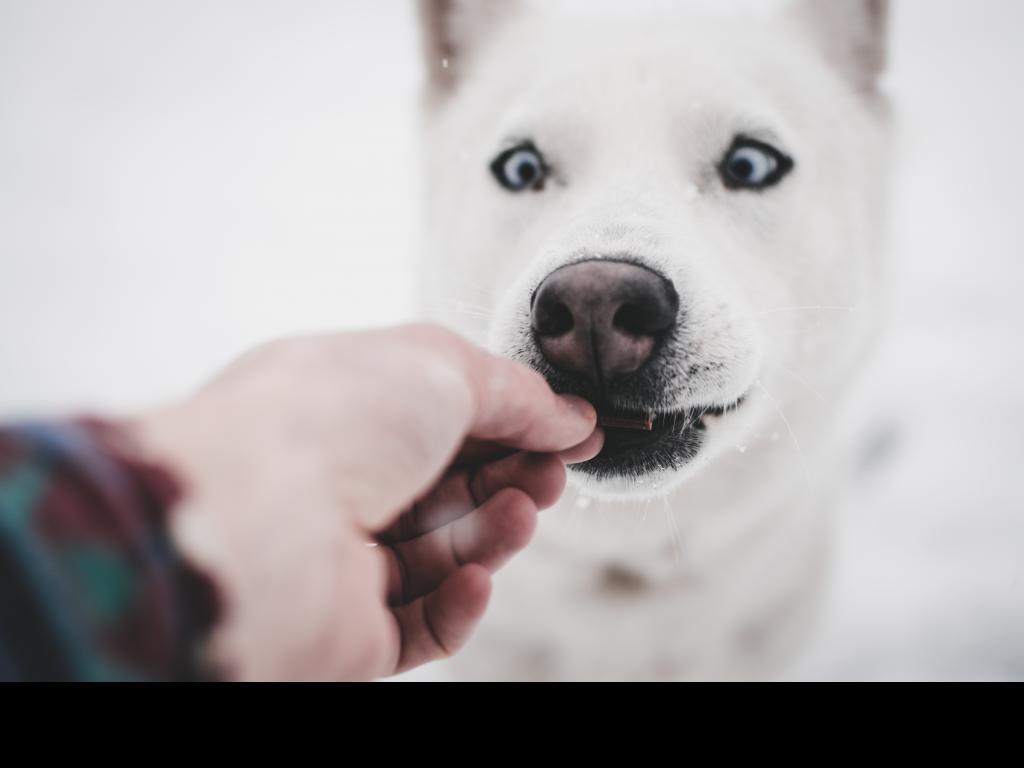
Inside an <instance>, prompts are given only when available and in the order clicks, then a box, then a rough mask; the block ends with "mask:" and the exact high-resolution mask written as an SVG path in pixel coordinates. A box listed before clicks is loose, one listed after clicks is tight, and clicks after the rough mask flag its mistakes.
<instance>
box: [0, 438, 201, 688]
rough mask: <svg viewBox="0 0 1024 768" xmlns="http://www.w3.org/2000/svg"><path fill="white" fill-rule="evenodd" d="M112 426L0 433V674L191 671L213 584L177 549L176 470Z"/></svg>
mask: <svg viewBox="0 0 1024 768" xmlns="http://www.w3.org/2000/svg"><path fill="white" fill-rule="evenodd" d="M138 456H139V454H138V452H136V451H133V450H132V448H131V445H130V444H129V442H128V440H127V438H126V437H125V436H124V434H123V433H122V432H121V431H120V430H119V428H118V427H117V426H115V425H114V424H113V423H112V422H104V421H100V420H95V419H83V420H76V421H71V422H59V423H58V422H39V423H20V424H14V425H10V426H7V427H5V428H2V429H0V680H146V679H177V680H181V679H198V678H202V677H203V676H204V675H203V673H202V671H201V669H200V666H199V664H198V662H197V653H196V651H197V648H198V645H199V643H200V641H201V640H202V639H203V638H204V636H205V634H206V633H207V632H208V631H209V629H210V628H211V627H212V625H213V622H214V620H215V617H216V613H217V605H216V595H215V593H214V589H213V587H212V585H211V584H210V583H209V582H208V581H206V580H205V578H203V577H202V576H201V575H200V574H199V573H198V572H196V571H194V570H193V569H192V568H190V567H189V566H188V565H187V564H186V563H185V562H184V561H183V560H182V558H181V557H179V556H178V554H177V553H176V552H175V550H174V548H173V546H172V543H171V539H170V537H169V536H168V532H167V526H166V522H167V515H168V514H169V511H170V508H171V505H172V504H173V503H174V501H175V500H176V499H177V498H178V496H179V493H180V490H179V488H178V485H177V483H176V482H175V480H174V478H173V477H171V475H170V474H169V473H168V472H166V471H165V470H163V469H161V468H160V467H158V466H155V465H153V464H149V463H146V462H144V461H142V460H141V459H139V458H138Z"/></svg>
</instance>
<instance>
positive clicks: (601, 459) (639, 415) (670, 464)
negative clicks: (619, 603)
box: [573, 397, 743, 479]
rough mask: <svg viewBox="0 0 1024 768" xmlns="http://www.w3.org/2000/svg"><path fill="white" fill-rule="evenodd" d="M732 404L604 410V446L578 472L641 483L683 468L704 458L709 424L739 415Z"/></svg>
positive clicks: (600, 413)
mask: <svg viewBox="0 0 1024 768" xmlns="http://www.w3.org/2000/svg"><path fill="white" fill-rule="evenodd" d="M742 402H743V398H742V397H741V398H740V399H739V400H737V401H736V402H735V403H732V404H729V405H705V406H692V407H687V408H680V409H678V410H673V411H647V412H644V411H639V412H638V411H617V410H614V409H611V408H602V407H600V406H599V407H598V409H597V410H598V425H600V426H601V427H603V428H604V433H605V437H604V447H603V448H602V449H601V453H599V454H598V455H597V456H595V457H594V458H593V459H591V460H590V461H586V462H583V463H582V464H576V465H574V466H573V468H574V469H576V470H578V471H580V472H583V473H584V474H587V475H590V476H592V477H595V478H597V479H602V478H622V477H625V478H634V479H639V478H641V477H643V476H644V475H647V474H649V473H652V472H658V471H665V470H673V469H680V468H681V467H683V466H685V465H686V464H688V463H690V462H691V461H693V459H695V458H696V457H697V455H698V454H699V453H700V449H701V446H702V444H703V442H704V438H705V433H706V431H707V428H708V424H709V423H710V422H711V421H712V420H713V419H714V418H715V417H720V416H723V415H725V413H726V412H728V411H732V410H735V409H736V408H738V407H739V405H740V404H741V403H742Z"/></svg>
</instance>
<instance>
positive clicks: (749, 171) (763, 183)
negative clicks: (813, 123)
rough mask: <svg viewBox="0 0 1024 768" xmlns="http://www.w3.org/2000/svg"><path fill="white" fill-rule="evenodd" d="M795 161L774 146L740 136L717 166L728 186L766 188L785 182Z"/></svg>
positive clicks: (730, 187) (723, 181)
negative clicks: (783, 180)
mask: <svg viewBox="0 0 1024 768" xmlns="http://www.w3.org/2000/svg"><path fill="white" fill-rule="evenodd" d="M792 168H793V161H792V159H790V158H789V157H787V156H786V155H784V154H782V153H781V152H780V151H779V150H777V149H776V148H775V147H773V146H771V145H770V144H765V143H764V142H761V141H757V140H756V139H748V138H745V137H742V136H740V137H737V138H736V139H735V140H733V143H732V146H731V147H730V148H729V151H728V152H726V154H725V158H724V159H723V160H722V163H721V165H719V167H718V172H719V174H720V175H721V177H722V183H724V184H725V186H726V187H728V188H729V189H755V190H757V189H765V188H766V187H771V186H774V185H775V184H778V183H779V182H780V181H782V178H783V177H784V176H785V175H786V174H787V173H789V172H790V170H792Z"/></svg>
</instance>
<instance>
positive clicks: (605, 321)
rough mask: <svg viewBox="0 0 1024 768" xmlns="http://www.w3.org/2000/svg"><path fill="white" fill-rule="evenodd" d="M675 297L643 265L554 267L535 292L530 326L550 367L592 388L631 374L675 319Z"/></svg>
mask: <svg viewBox="0 0 1024 768" xmlns="http://www.w3.org/2000/svg"><path fill="white" fill-rule="evenodd" d="M678 311H679V296H678V294H677V293H676V290H675V288H674V287H673V286H672V284H671V283H670V282H669V281H668V280H666V279H665V278H663V277H661V276H660V275H658V274H656V273H654V272H652V271H651V270H649V269H647V268H646V267H640V266H637V265H635V264H627V263H625V262H622V261H611V260H604V259H594V260H590V261H582V262H579V263H577V264H570V265H569V266H567V267H562V268H561V269H556V270H555V271H554V272H552V273H551V274H550V275H548V276H547V277H546V278H545V279H544V282H542V283H541V284H540V286H539V287H538V288H537V291H536V293H534V297H533V330H534V332H535V333H536V334H537V340H538V343H539V344H540V348H541V352H543V353H544V357H546V358H547V359H548V361H549V362H550V363H551V364H552V365H553V366H555V367H556V368H558V369H560V370H563V371H568V372H572V373H578V374H581V375H583V376H585V377H586V378H588V379H589V380H590V381H591V382H593V383H594V384H596V385H597V386H598V387H600V386H601V385H602V383H604V382H607V381H609V380H610V379H612V378H613V377H616V376H621V375H623V374H627V373H632V372H633V371H635V370H637V369H638V368H640V366H642V365H643V364H644V363H645V362H647V360H648V359H649V358H650V356H651V353H652V352H653V351H654V345H655V342H656V341H657V340H658V339H660V338H662V337H663V336H664V335H665V334H666V333H667V332H668V331H669V330H671V329H672V326H674V325H675V322H676V314H677V312H678Z"/></svg>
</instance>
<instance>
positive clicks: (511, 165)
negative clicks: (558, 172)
mask: <svg viewBox="0 0 1024 768" xmlns="http://www.w3.org/2000/svg"><path fill="white" fill-rule="evenodd" d="M491 173H493V174H494V178H496V179H497V180H498V183H499V184H501V186H503V187H504V188H505V189H507V190H510V191H512V192H521V191H523V190H524V189H535V190H540V189H543V188H544V179H545V177H547V175H548V167H547V165H546V164H545V163H544V157H543V156H542V155H541V153H540V151H539V150H538V149H537V148H536V147H535V146H533V142H531V141H526V142H523V143H522V144H517V145H516V146H514V147H512V148H510V149H506V150H505V151H504V152H502V153H501V154H500V155H498V156H497V157H496V158H494V161H493V162H492V163H491Z"/></svg>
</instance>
